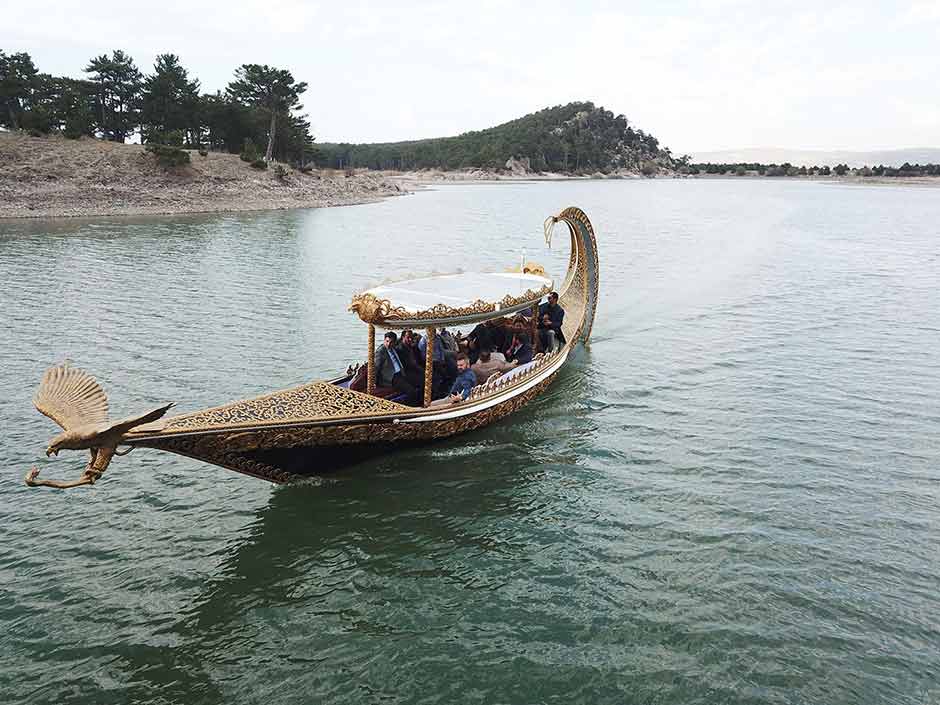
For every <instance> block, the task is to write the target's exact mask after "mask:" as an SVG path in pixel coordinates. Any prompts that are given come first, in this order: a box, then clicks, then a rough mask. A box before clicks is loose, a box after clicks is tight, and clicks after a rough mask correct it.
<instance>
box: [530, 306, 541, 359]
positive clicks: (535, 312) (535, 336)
mask: <svg viewBox="0 0 940 705" xmlns="http://www.w3.org/2000/svg"><path fill="white" fill-rule="evenodd" d="M529 337H530V338H532V340H531V341H530V342H531V343H532V350H533V351H536V352H542V351H541V350H539V347H541V345H540V341H539V305H538V303H534V304H532V330H531V331H529Z"/></svg>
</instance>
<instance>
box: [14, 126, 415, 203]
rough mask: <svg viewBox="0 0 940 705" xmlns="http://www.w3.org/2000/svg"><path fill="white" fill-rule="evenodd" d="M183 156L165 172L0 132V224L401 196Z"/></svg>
mask: <svg viewBox="0 0 940 705" xmlns="http://www.w3.org/2000/svg"><path fill="white" fill-rule="evenodd" d="M189 154H190V164H188V165H186V166H181V167H170V168H164V167H162V166H160V165H159V164H158V162H157V160H156V159H155V157H154V155H152V154H150V153H148V152H146V151H145V150H144V148H143V147H142V146H140V145H132V144H118V143H115V142H104V141H101V140H95V139H81V140H68V139H65V138H63V137H29V136H27V135H25V134H23V133H17V132H0V217H2V218H24V217H26V218H29V217H48V216H96V215H138V214H159V213H199V212H211V211H244V210H265V209H278V208H315V207H323V206H337V205H351V204H354V203H367V202H370V201H375V200H378V199H380V198H383V197H385V196H392V195H398V194H401V193H402V192H403V189H402V186H401V185H400V184H399V183H398V182H396V181H393V180H391V179H388V178H385V177H383V176H381V175H373V174H350V175H348V176H347V175H346V173H345V172H336V171H329V170H319V171H313V172H310V173H306V174H304V173H301V172H299V171H296V170H294V169H291V168H290V167H288V166H286V165H284V166H283V172H280V170H278V169H276V168H275V166H274V165H272V167H271V168H269V169H266V170H258V169H253V168H252V167H251V166H250V165H248V164H247V163H245V162H243V161H241V160H240V159H239V158H238V156H237V155H234V154H222V153H218V152H210V153H209V154H208V155H207V156H200V154H199V153H198V152H196V151H190V152H189Z"/></svg>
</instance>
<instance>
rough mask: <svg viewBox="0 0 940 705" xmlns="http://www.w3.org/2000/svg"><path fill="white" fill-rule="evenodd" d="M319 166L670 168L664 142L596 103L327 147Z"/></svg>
mask: <svg viewBox="0 0 940 705" xmlns="http://www.w3.org/2000/svg"><path fill="white" fill-rule="evenodd" d="M319 153H320V154H319V160H318V161H319V163H320V164H321V165H322V166H325V167H331V168H334V169H342V168H360V167H366V168H369V169H398V170H401V171H408V170H415V169H464V168H471V167H475V168H482V169H503V168H505V166H506V162H507V160H509V159H510V158H513V157H515V158H516V159H519V160H522V161H524V160H528V162H527V165H528V167H529V168H530V169H531V170H532V171H551V172H560V173H592V172H597V171H601V172H605V173H607V172H611V171H616V170H618V169H632V170H644V171H649V170H655V169H656V168H657V167H665V168H673V167H674V166H675V164H676V163H675V161H674V160H673V158H672V156H671V154H670V153H669V150H668V149H665V148H663V147H661V146H660V144H659V140H657V139H656V138H655V137H653V136H652V135H650V134H647V133H645V132H643V131H642V130H638V129H635V128H634V127H632V126H631V125H630V124H629V122H628V121H627V118H626V117H624V116H623V115H614V114H613V113H612V112H610V111H609V110H605V109H604V108H598V107H595V106H594V104H593V103H589V102H588V103H568V104H567V105H559V106H556V107H554V108H545V109H544V110H539V111H538V112H536V113H532V114H531V115H526V116H525V117H521V118H518V119H516V120H511V121H510V122H507V123H504V124H502V125H498V126H496V127H491V128H489V129H486V130H479V131H476V132H465V133H464V134H462V135H458V136H456V137H439V138H432V139H424V140H414V141H410V142H386V143H378V144H346V143H339V144H335V143H325V144H321V145H319Z"/></svg>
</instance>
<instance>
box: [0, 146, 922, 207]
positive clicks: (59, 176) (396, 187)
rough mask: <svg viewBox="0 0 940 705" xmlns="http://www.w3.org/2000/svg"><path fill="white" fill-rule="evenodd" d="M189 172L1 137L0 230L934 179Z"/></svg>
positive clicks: (198, 168)
mask: <svg viewBox="0 0 940 705" xmlns="http://www.w3.org/2000/svg"><path fill="white" fill-rule="evenodd" d="M187 151H188V152H189V154H190V164H188V165H186V166H184V167H175V168H170V169H166V168H162V167H160V166H159V165H157V163H156V161H155V159H154V158H153V156H152V155H150V154H149V153H147V152H146V151H145V150H144V148H143V147H142V146H141V145H130V144H117V143H113V142H103V141H101V140H93V139H81V140H66V139H65V138H62V137H29V136H27V135H24V134H22V133H10V132H5V133H0V222H2V221H4V220H36V219H53V218H56V219H63V218H102V217H132V216H172V215H186V214H199V213H242V212H257V211H275V210H292V209H299V208H332V207H336V206H353V205H364V204H369V203H377V202H379V201H382V200H384V199H386V198H389V197H392V196H401V195H406V194H408V193H413V192H416V191H422V190H426V189H429V188H433V187H434V186H435V185H439V184H505V183H544V182H560V181H633V180H645V179H729V180H734V179H748V180H754V179H761V180H767V179H773V180H792V181H796V182H812V183H820V184H848V185H871V186H888V185H894V186H916V187H925V188H935V187H940V177H930V176H918V177H906V176H905V177H875V176H871V177H864V176H857V175H845V176H837V175H831V176H759V175H758V174H756V173H749V174H744V175H740V176H739V175H734V174H696V175H690V174H678V173H674V172H666V173H661V174H657V175H654V176H644V175H642V174H639V173H636V172H631V171H622V172H618V173H614V174H603V173H600V172H596V173H593V174H587V175H569V174H555V173H539V172H536V173H527V172H524V171H521V170H517V171H507V172H497V171H487V170H483V169H465V170H457V171H441V170H428V171H407V172H397V171H368V170H365V169H359V170H355V171H348V172H341V171H334V170H326V169H321V170H314V171H311V172H309V173H301V172H299V171H297V170H295V169H291V168H290V167H287V166H286V165H276V164H273V165H272V166H271V168H269V169H265V170H257V169H253V168H251V167H250V166H249V165H248V164H246V163H245V162H242V161H241V160H240V159H239V157H238V155H234V154H227V153H220V152H210V153H209V154H208V155H207V156H201V155H200V154H199V153H198V152H197V151H195V150H187Z"/></svg>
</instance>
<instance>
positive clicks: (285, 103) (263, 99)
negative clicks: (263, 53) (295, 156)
mask: <svg viewBox="0 0 940 705" xmlns="http://www.w3.org/2000/svg"><path fill="white" fill-rule="evenodd" d="M306 90H307V84H306V83H303V82H301V83H296V82H295V81H294V77H293V76H292V75H291V73H290V71H286V70H283V69H276V68H273V67H271V66H268V65H267V64H264V65H259V64H242V65H241V66H240V67H239V68H238V70H237V71H236V72H235V80H234V81H232V82H231V83H230V84H229V85H228V95H229V96H230V97H231V98H232V99H233V100H235V101H238V102H239V103H242V104H243V105H246V106H249V107H253V108H260V109H261V110H263V111H264V112H265V113H267V114H268V116H269V119H270V126H269V127H268V148H267V150H265V154H264V158H265V160H266V161H271V156H272V154H273V150H274V139H275V136H276V134H277V121H278V116H281V117H282V120H283V121H285V122H286V121H287V119H288V118H289V117H290V115H291V112H292V111H294V110H299V109H300V108H301V107H302V106H301V105H300V95H301V94H302V93H303V92H304V91H306Z"/></svg>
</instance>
